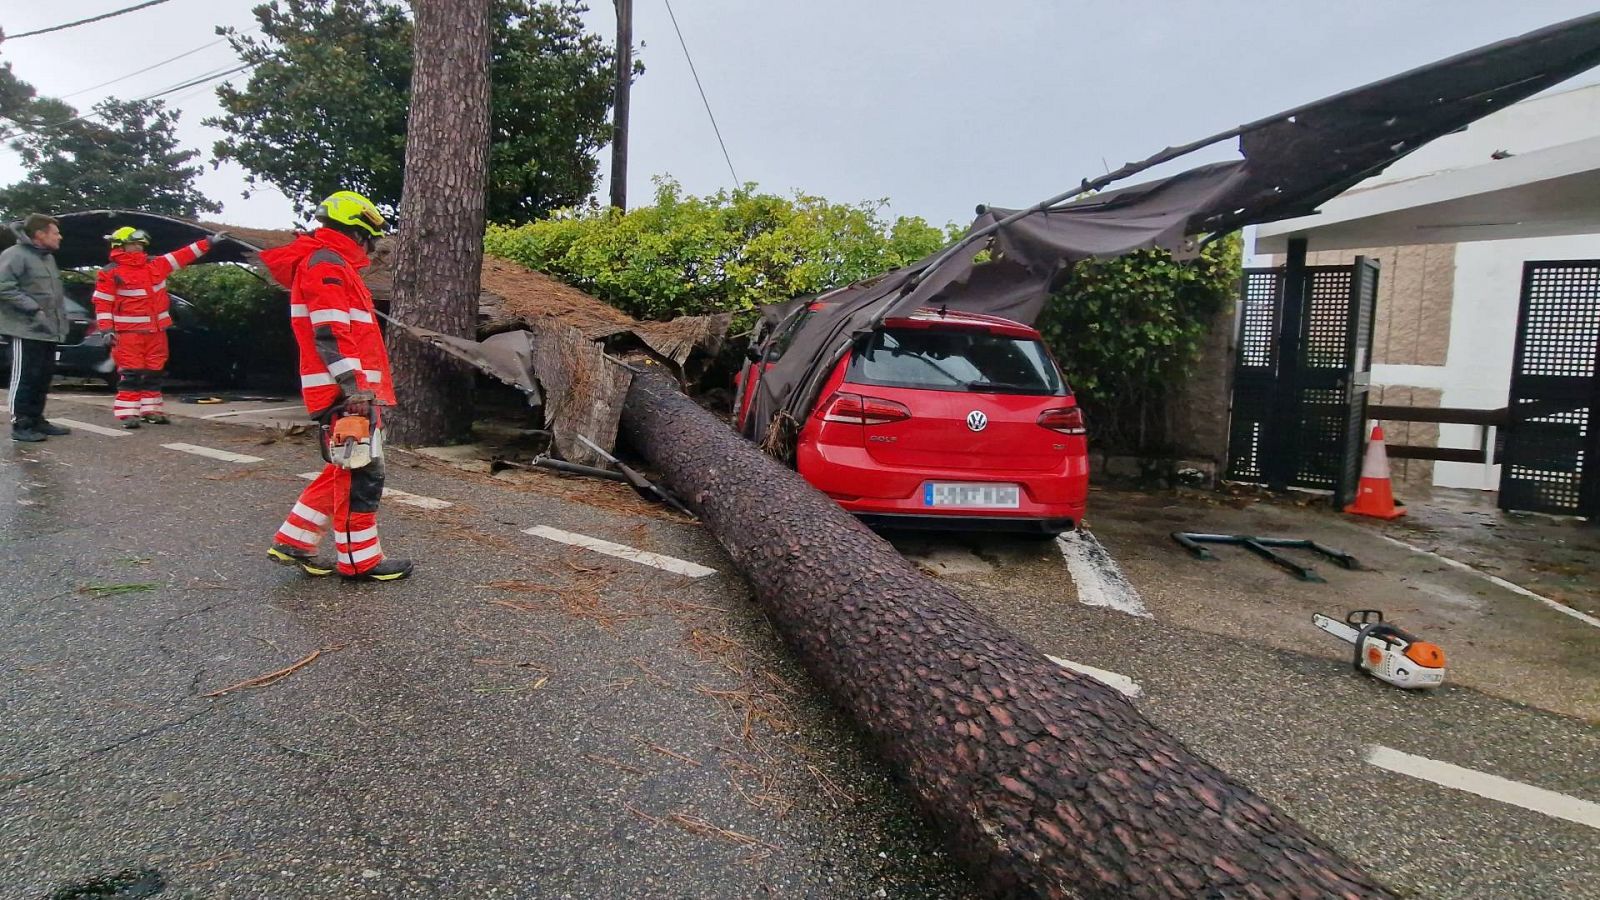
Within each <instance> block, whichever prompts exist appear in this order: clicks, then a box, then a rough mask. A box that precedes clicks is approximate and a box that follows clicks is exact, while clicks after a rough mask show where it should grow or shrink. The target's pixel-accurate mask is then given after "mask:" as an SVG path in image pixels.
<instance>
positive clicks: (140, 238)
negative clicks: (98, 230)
mask: <svg viewBox="0 0 1600 900" xmlns="http://www.w3.org/2000/svg"><path fill="white" fill-rule="evenodd" d="M109 240H110V241H111V246H112V247H121V246H122V245H123V244H143V245H145V246H146V247H148V246H150V235H148V234H145V233H144V232H143V231H140V230H139V229H137V228H134V227H133V226H132V225H124V226H122V227H121V228H118V229H117V230H116V231H113V232H111V234H110V236H109Z"/></svg>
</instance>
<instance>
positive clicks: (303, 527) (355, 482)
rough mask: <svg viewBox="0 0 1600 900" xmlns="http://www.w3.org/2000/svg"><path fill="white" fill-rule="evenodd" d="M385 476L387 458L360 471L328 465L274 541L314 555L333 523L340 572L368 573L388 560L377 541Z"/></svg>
mask: <svg viewBox="0 0 1600 900" xmlns="http://www.w3.org/2000/svg"><path fill="white" fill-rule="evenodd" d="M324 455H326V449H324ZM383 478H384V467H383V460H382V459H375V460H373V461H372V462H370V463H368V464H367V465H364V466H362V467H361V468H359V469H345V468H341V467H339V466H336V465H334V464H332V463H329V464H328V465H327V466H326V467H325V468H324V469H323V470H322V474H320V475H318V476H317V478H316V480H315V481H313V482H311V484H310V485H309V486H307V487H306V489H305V491H304V492H303V493H301V494H300V499H299V500H298V501H297V502H296V503H295V505H294V509H292V510H290V511H289V516H288V518H287V519H285V520H284V522H283V525H282V526H281V527H279V528H278V533H277V535H276V536H275V537H274V538H273V539H274V540H275V541H276V542H277V543H280V544H286V545H288V546H290V547H295V548H298V549H300V550H305V551H307V552H310V553H315V552H316V550H317V546H318V545H319V544H321V543H322V534H323V532H324V531H326V530H328V527H329V526H330V525H331V526H332V528H333V549H334V553H335V554H336V555H337V557H338V559H337V567H338V570H339V574H341V575H360V574H361V573H363V572H366V571H368V570H369V569H371V568H373V567H374V566H376V565H378V564H379V563H381V562H383V546H382V545H381V544H379V543H378V502H379V501H380V500H382V499H383Z"/></svg>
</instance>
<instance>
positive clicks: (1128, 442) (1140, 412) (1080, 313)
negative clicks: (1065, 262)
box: [1037, 235, 1242, 455]
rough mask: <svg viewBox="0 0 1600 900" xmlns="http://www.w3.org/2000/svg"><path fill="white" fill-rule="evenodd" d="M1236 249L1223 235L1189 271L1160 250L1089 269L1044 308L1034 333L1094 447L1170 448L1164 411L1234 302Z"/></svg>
mask: <svg viewBox="0 0 1600 900" xmlns="http://www.w3.org/2000/svg"><path fill="white" fill-rule="evenodd" d="M1241 247H1242V242H1241V240H1240V238H1239V237H1238V235H1232V236H1229V237H1227V238H1224V239H1222V240H1219V241H1216V242H1215V243H1212V244H1210V245H1209V246H1207V247H1206V248H1205V249H1204V250H1202V251H1201V253H1200V256H1199V257H1198V258H1196V259H1194V260H1191V261H1188V262H1181V263H1180V262H1175V261H1174V260H1173V259H1172V257H1171V255H1169V254H1168V253H1166V252H1165V251H1162V250H1146V251H1141V252H1139V253H1133V254H1129V255H1127V256H1123V257H1120V258H1118V259H1109V260H1088V261H1085V262H1083V263H1080V264H1079V265H1078V266H1077V267H1076V268H1074V269H1073V271H1072V273H1071V275H1070V278H1069V280H1068V282H1067V284H1066V285H1065V286H1064V287H1063V288H1062V289H1061V290H1060V291H1058V292H1057V293H1056V295H1055V296H1054V297H1053V298H1052V299H1051V302H1050V304H1049V305H1048V307H1047V308H1046V309H1045V312H1044V314H1043V315H1041V316H1040V317H1039V322H1038V323H1037V324H1038V328H1039V330H1040V332H1041V333H1043V334H1044V337H1045V341H1046V342H1047V343H1048V344H1049V345H1050V348H1051V350H1052V351H1053V352H1054V353H1055V354H1056V359H1057V360H1058V361H1060V363H1061V367H1062V369H1063V371H1065V372H1066V375H1067V379H1068V381H1069V383H1071V384H1072V386H1073V389H1074V390H1075V391H1077V393H1078V400H1079V402H1080V404H1082V405H1083V407H1084V408H1085V410H1086V412H1087V414H1088V416H1089V433H1090V435H1091V436H1092V437H1093V439H1094V442H1095V444H1096V445H1097V446H1100V447H1102V448H1103V449H1106V450H1108V451H1111V452H1117V453H1134V454H1141V455H1161V454H1164V453H1167V452H1168V451H1169V450H1170V449H1171V448H1170V444H1171V441H1170V440H1169V438H1168V435H1167V432H1166V421H1167V411H1168V404H1169V403H1170V402H1171V400H1172V398H1173V396H1174V392H1175V389H1176V388H1178V387H1179V386H1180V385H1181V384H1182V383H1183V381H1184V379H1186V378H1187V377H1188V375H1189V373H1190V371H1191V370H1192V369H1193V366H1194V364H1195V362H1196V359H1197V357H1198V354H1199V352H1200V347H1201V345H1202V343H1203V341H1204V340H1205V337H1206V335H1207V333H1208V331H1209V330H1210V328H1211V326H1212V323H1213V322H1214V321H1215V319H1216V317H1217V314H1218V313H1219V312H1221V310H1222V309H1223V307H1224V306H1225V305H1226V304H1227V303H1228V302H1229V301H1230V300H1231V299H1232V297H1233V292H1234V289H1235V285H1236V284H1237V283H1238V279H1239V272H1240V269H1239V266H1240V252H1241Z"/></svg>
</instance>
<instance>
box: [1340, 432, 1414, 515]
mask: <svg viewBox="0 0 1600 900" xmlns="http://www.w3.org/2000/svg"><path fill="white" fill-rule="evenodd" d="M1344 511H1345V512H1347V513H1350V514H1352V515H1357V516H1371V517H1372V518H1374V519H1398V518H1400V517H1401V516H1403V515H1405V514H1406V508H1405V507H1404V506H1395V502H1394V487H1393V486H1392V484H1391V483H1390V481H1389V452H1388V451H1387V450H1385V449H1384V447H1383V426H1382V425H1374V426H1372V440H1370V441H1368V442H1367V457H1366V459H1365V460H1363V461H1362V463H1361V486H1360V487H1359V488H1357V489H1356V502H1354V503H1352V504H1350V505H1349V506H1346V507H1345V508H1344Z"/></svg>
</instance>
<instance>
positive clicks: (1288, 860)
mask: <svg viewBox="0 0 1600 900" xmlns="http://www.w3.org/2000/svg"><path fill="white" fill-rule="evenodd" d="M622 431H623V434H624V435H625V436H626V437H627V439H628V440H629V442H630V443H632V445H633V446H634V447H635V448H636V449H638V450H639V451H640V452H641V453H642V454H643V455H644V456H645V458H647V459H648V460H650V462H651V463H653V464H654V465H655V466H656V467H657V468H659V469H660V470H661V472H662V473H663V475H664V476H665V478H666V481H667V483H668V485H670V486H671V487H672V489H673V490H674V491H676V492H677V493H678V495H679V496H681V497H683V498H684V499H685V500H686V501H687V502H688V503H689V505H690V506H692V507H693V508H694V509H695V510H696V512H698V513H699V514H700V515H701V517H702V518H703V519H704V521H705V524H706V525H707V527H709V528H710V529H711V531H712V533H713V534H714V535H715V536H716V537H717V539H718V540H719V541H720V542H721V543H722V546H723V547H724V548H726V550H727V551H728V554H729V556H731V557H732V558H733V561H734V562H735V563H736V564H737V565H738V567H739V569H740V570H741V571H742V572H743V573H744V575H745V576H746V577H747V578H748V580H749V582H750V584H751V585H752V586H753V587H754V589H755V593H756V596H757V598H758V599H759V601H760V603H761V604H762V606H763V608H764V609H765V610H766V612H767V614H768V615H769V616H770V617H771V618H772V620H773V622H774V623H775V624H776V626H777V628H778V631H779V633H780V634H781V635H782V636H783V638H784V640H785V641H786V642H787V643H788V644H789V645H790V646H791V647H792V648H793V649H794V651H795V652H796V653H797V654H798V655H799V657H800V659H801V661H802V662H803V664H804V665H805V667H806V668H807V670H808V671H809V672H810V673H811V675H812V676H813V677H814V678H816V679H817V681H818V682H819V683H821V685H822V686H823V688H825V689H826V690H827V692H828V694H829V696H830V697H832V698H833V700H834V701H835V702H836V703H837V704H838V705H839V706H840V707H842V708H843V709H844V710H845V711H846V712H847V713H848V714H849V715H850V717H851V718H852V719H853V720H854V721H855V723H856V724H857V725H858V726H859V727H860V728H861V729H862V730H863V731H865V732H866V733H867V735H868V736H869V737H870V739H871V741H872V743H873V744H874V746H875V747H876V749H877V751H878V752H879V753H880V755H881V756H882V757H883V758H884V759H886V760H887V761H888V762H889V763H890V764H892V765H893V766H894V768H895V769H896V770H897V771H898V773H899V774H900V775H902V776H903V777H904V779H905V781H906V783H907V785H908V787H909V788H910V790H911V792H912V793H913V794H914V795H915V798H916V800H917V801H918V803H919V804H920V805H921V806H922V807H923V808H924V809H925V810H926V811H927V812H928V813H929V814H930V815H931V816H932V817H933V818H934V819H935V820H936V822H937V823H938V824H939V825H940V826H941V827H942V828H943V829H944V830H945V831H946V834H947V836H948V837H949V839H950V841H951V845H952V847H953V849H954V851H955V852H956V853H957V855H958V856H960V857H962V858H963V859H964V861H965V862H967V863H968V864H969V865H970V866H972V867H973V868H974V870H975V871H976V872H977V873H978V874H979V877H980V879H981V880H982V881H983V883H984V886H985V887H987V888H989V889H991V890H993V891H995V892H996V893H999V894H1006V895H1021V896H1043V897H1384V896H1390V895H1389V894H1388V892H1387V891H1386V890H1385V889H1384V888H1383V887H1382V886H1380V885H1379V884H1378V883H1377V882H1376V881H1375V880H1373V879H1372V878H1371V877H1370V876H1368V875H1367V874H1366V873H1364V872H1362V871H1361V870H1360V869H1359V868H1357V867H1356V866H1355V865H1353V864H1351V863H1350V862H1348V861H1347V860H1345V859H1343V858H1342V857H1340V856H1339V855H1338V854H1336V853H1334V852H1333V851H1331V850H1329V849H1327V848H1325V847H1323V846H1321V845H1320V844H1318V843H1317V841H1316V839H1315V838H1313V837H1312V836H1311V835H1310V834H1308V833H1307V832H1306V831H1305V829H1303V828H1301V827H1300V826H1299V825H1298V824H1297V823H1295V822H1294V821H1293V820H1291V819H1289V818H1288V817H1287V816H1285V815H1283V814H1281V813H1279V812H1277V811H1276V810H1274V809H1273V808H1272V807H1271V806H1269V805H1267V803H1266V801H1264V800H1262V799H1261V798H1260V797H1257V796H1256V795H1255V794H1254V793H1252V792H1251V791H1250V790H1249V789H1248V788H1246V787H1244V786H1243V785H1241V784H1239V783H1238V782H1236V781H1234V780H1233V779H1231V778H1229V777H1228V776H1227V775H1226V774H1224V773H1223V772H1221V771H1220V770H1218V769H1216V768H1215V767H1213V766H1212V765H1210V764H1209V763H1207V762H1205V761H1204V760H1202V759H1200V758H1199V757H1198V756H1196V755H1195V754H1194V753H1192V752H1190V751H1189V750H1188V748H1186V747H1184V746H1183V744H1182V743H1180V742H1179V741H1178V740H1177V739H1176V738H1174V737H1172V736H1170V735H1168V734H1167V733H1165V732H1163V731H1161V730H1160V729H1158V728H1156V727H1155V726H1154V725H1152V724H1151V723H1150V722H1149V721H1148V720H1146V719H1145V718H1144V716H1142V715H1141V714H1140V713H1139V712H1138V711H1137V710H1136V709H1134V707H1133V705H1132V704H1131V703H1129V702H1128V701H1127V700H1126V699H1125V698H1124V697H1123V696H1122V695H1121V694H1118V693H1117V692H1116V691H1114V690H1112V689H1111V688H1108V687H1106V686H1105V685H1103V684H1101V683H1099V682H1097V681H1094V680H1092V679H1090V678H1087V677H1084V676H1081V675H1077V674H1075V673H1071V672H1067V671H1065V670H1062V669H1061V668H1059V667H1058V666H1056V665H1055V664H1053V663H1051V662H1050V661H1049V660H1047V659H1046V658H1045V657H1044V656H1043V655H1042V654H1041V653H1039V651H1037V650H1035V649H1033V648H1032V647H1030V646H1028V645H1027V644H1025V643H1023V642H1022V641H1021V640H1020V639H1018V638H1017V637H1016V636H1014V635H1012V634H1011V633H1010V632H1008V631H1006V630H1005V629H1003V628H1001V627H1000V626H998V625H996V624H995V623H993V622H991V621H990V620H988V619H987V618H985V617H984V616H983V615H981V614H980V613H978V612H977V610H975V609H973V608H972V607H971V606H970V605H968V604H967V603H966V602H965V601H963V600H962V599H961V598H960V597H958V596H957V595H956V594H955V593H954V592H953V591H951V590H950V589H949V588H947V587H945V586H944V585H942V584H940V583H939V582H937V581H934V580H932V579H930V578H927V577H925V576H924V575H923V574H922V573H921V572H919V571H918V570H917V569H916V568H914V567H913V566H912V565H911V564H910V563H908V562H907V561H906V560H905V558H904V557H903V556H901V555H900V554H899V553H898V552H897V551H896V550H895V549H894V548H893V547H892V546H890V545H889V544H888V543H887V542H886V541H884V540H883V539H881V538H879V537H878V536H877V535H875V534H873V533H872V532H871V531H869V530H867V529H866V528H865V527H863V526H862V525H861V524H860V523H858V522H857V521H856V520H855V519H854V518H853V517H852V516H850V515H849V514H848V513H846V512H844V511H843V510H842V509H840V508H839V506H838V505H837V504H835V503H834V502H833V501H831V500H829V499H828V498H827V497H826V496H824V495H823V494H821V493H820V492H818V491H817V490H815V489H813V488H812V487H811V486H810V485H808V484H806V483H805V482H804V481H803V480H802V479H801V478H800V477H799V476H798V475H797V474H796V473H794V472H793V471H791V470H789V469H787V468H784V467H783V466H781V465H779V464H778V463H777V462H775V461H773V460H772V459H770V458H769V457H767V456H766V455H765V454H763V453H761V452H760V451H759V450H757V448H755V447H754V446H753V445H751V444H750V443H749V442H747V441H745V440H744V439H742V438H740V437H739V436H737V435H735V434H734V433H733V432H732V431H731V430H729V429H728V427H727V426H726V425H724V424H723V423H722V422H720V421H718V420H717V419H716V418H715V417H713V416H712V415H711V414H710V413H708V412H706V411H705V410H702V409H701V408H700V407H698V406H696V405H695V404H694V403H693V402H692V401H691V400H689V398H687V397H685V396H684V395H683V394H682V393H680V392H679V390H678V387H677V384H676V382H674V381H673V380H672V379H671V378H669V377H667V376H665V375H664V374H662V373H661V372H660V371H651V372H647V373H645V374H641V375H638V376H636V377H635V378H634V379H633V384H632V386H631V387H630V389H629V391H628V397H627V402H626V404H625V405H624V407H623V418H622Z"/></svg>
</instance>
